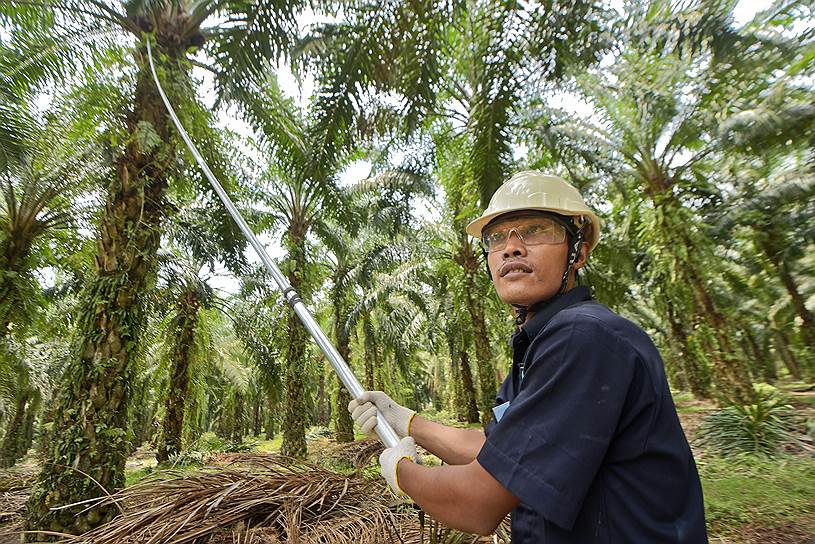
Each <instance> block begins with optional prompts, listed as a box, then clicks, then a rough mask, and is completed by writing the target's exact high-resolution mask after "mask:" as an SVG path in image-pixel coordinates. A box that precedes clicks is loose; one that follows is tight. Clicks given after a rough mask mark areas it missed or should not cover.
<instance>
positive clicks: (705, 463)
mask: <svg viewBox="0 0 815 544" xmlns="http://www.w3.org/2000/svg"><path fill="white" fill-rule="evenodd" d="M698 464H699V473H700V476H701V478H702V487H703V490H704V494H705V511H706V517H707V523H708V529H709V531H710V533H711V535H724V536H726V535H732V534H737V533H738V532H739V529H740V528H741V527H742V526H744V525H747V524H752V525H758V526H764V527H780V526H782V525H784V524H787V523H795V524H797V525H803V526H806V527H811V528H812V529H815V459H812V458H807V457H798V456H795V457H793V456H781V457H775V458H768V457H756V456H749V455H744V456H734V457H729V458H718V457H705V458H704V459H701V460H699V462H698Z"/></svg>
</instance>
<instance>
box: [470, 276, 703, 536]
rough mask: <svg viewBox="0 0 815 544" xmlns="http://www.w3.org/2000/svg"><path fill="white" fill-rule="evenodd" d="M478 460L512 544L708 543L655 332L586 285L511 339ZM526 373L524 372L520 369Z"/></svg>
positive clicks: (689, 457) (695, 480) (557, 301)
mask: <svg viewBox="0 0 815 544" xmlns="http://www.w3.org/2000/svg"><path fill="white" fill-rule="evenodd" d="M512 346H513V358H514V363H513V366H512V371H511V372H510V374H509V376H508V377H507V379H506V380H505V381H504V383H503V384H502V385H501V389H500V391H499V393H498V397H497V398H496V406H498V405H501V404H504V403H505V402H509V406H508V407H507V408H506V411H505V412H504V413H503V415H502V417H501V419H500V421H498V422H495V421H493V422H492V423H490V425H488V427H487V429H486V432H487V441H486V443H485V444H484V447H483V448H482V449H481V451H480V453H479V454H478V462H479V463H480V464H481V466H483V467H484V468H485V469H486V470H487V472H489V473H490V474H491V475H492V476H493V477H494V478H495V479H496V480H498V481H499V482H500V483H501V485H503V486H504V487H505V488H506V489H507V490H508V491H509V492H510V493H512V494H513V495H515V496H516V497H517V498H518V499H519V501H520V504H519V505H518V507H517V508H516V509H515V510H513V512H512V542H513V544H528V543H533V542H534V543H545V544H561V543H579V544H592V543H600V542H602V543H637V544H640V543H660V544H669V543H670V544H673V543H677V544H678V543H682V544H686V543H687V544H698V543H704V542H707V534H706V530H705V517H704V505H703V501H702V487H701V484H700V482H699V475H698V473H697V471H696V465H695V463H694V460H693V455H692V454H691V451H690V447H689V446H688V441H687V439H686V438H685V434H684V432H683V431H682V428H681V427H680V425H679V418H678V417H677V415H676V408H675V407H674V404H673V399H672V398H671V394H670V390H669V389H668V381H667V379H666V377H665V370H664V366H663V363H662V359H661V358H660V356H659V353H658V352H657V349H656V347H655V346H654V344H653V342H651V339H650V338H648V336H647V335H646V334H645V332H644V331H643V330H642V329H640V328H639V327H638V326H636V325H635V324H633V323H632V322H630V321H628V320H626V319H624V318H622V317H620V316H618V315H617V314H615V313H614V312H612V311H611V310H609V309H608V308H607V307H606V306H603V305H602V304H599V303H597V302H595V301H593V300H591V297H590V295H589V291H588V289H587V288H585V287H577V288H575V289H572V290H571V291H568V292H567V293H565V294H564V295H562V296H561V297H559V298H557V299H555V300H554V301H552V302H551V303H550V304H549V305H548V306H546V307H545V308H544V309H543V310H541V311H539V312H538V313H536V314H535V315H534V316H533V317H532V319H531V320H530V321H529V322H527V323H526V324H525V325H524V326H523V327H522V328H520V329H519V330H518V332H516V333H515V334H514V335H513V337H512ZM522 373H523V379H522V376H521V374H522Z"/></svg>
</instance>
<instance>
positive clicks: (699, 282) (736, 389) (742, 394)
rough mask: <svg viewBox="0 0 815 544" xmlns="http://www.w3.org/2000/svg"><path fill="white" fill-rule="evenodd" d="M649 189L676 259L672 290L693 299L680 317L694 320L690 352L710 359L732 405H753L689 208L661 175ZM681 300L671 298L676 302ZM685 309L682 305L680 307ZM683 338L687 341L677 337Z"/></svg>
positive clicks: (721, 393)
mask: <svg viewBox="0 0 815 544" xmlns="http://www.w3.org/2000/svg"><path fill="white" fill-rule="evenodd" d="M646 182H647V184H648V188H647V192H648V194H649V196H650V197H651V201H652V202H653V204H654V207H655V208H656V209H658V210H659V215H658V218H659V221H658V224H657V229H658V230H659V232H658V236H659V239H660V242H661V244H662V245H663V248H662V249H664V251H665V252H666V253H667V254H668V255H671V257H672V259H673V265H672V266H673V271H672V272H673V273H674V274H675V275H676V277H673V278H670V279H669V280H668V285H667V288H668V290H669V292H672V293H673V294H674V296H675V297H676V298H677V299H678V300H682V299H686V298H689V301H690V303H691V308H692V310H691V311H692V313H693V315H688V316H679V317H680V319H682V320H683V321H689V322H691V323H693V325H694V327H693V334H692V335H691V337H690V339H689V340H690V342H689V343H690V344H691V346H690V348H689V349H690V351H691V352H693V351H696V354H697V356H699V357H705V358H707V359H708V360H709V361H710V368H711V370H712V375H713V380H714V382H715V384H716V389H717V393H718V394H719V396H720V397H721V398H722V399H723V400H726V401H727V402H730V403H735V404H749V403H751V402H752V401H753V400H754V398H755V391H754V390H753V386H752V382H751V381H750V374H749V372H748V370H747V367H746V365H745V363H744V361H742V360H741V359H740V358H739V357H737V355H736V353H735V351H734V349H733V346H732V345H731V344H732V343H731V341H730V335H731V332H732V331H731V330H730V327H729V325H728V322H727V321H726V320H725V318H724V316H723V315H722V313H721V311H720V310H719V309H718V308H717V306H716V304H715V303H714V301H713V299H712V297H711V296H710V294H709V293H708V285H707V283H706V282H705V281H704V279H703V278H704V274H703V273H701V272H700V270H699V263H698V259H700V258H701V256H702V255H705V251H704V250H705V248H704V247H699V246H698V245H697V244H696V242H694V239H693V236H692V233H691V231H690V227H689V225H688V221H687V217H686V214H684V213H682V212H683V211H684V208H683V206H682V204H681V202H679V201H678V200H677V198H676V196H675V195H674V193H673V188H672V182H671V181H668V180H666V179H663V178H660V177H659V175H656V176H655V177H654V178H653V179H647V180H646ZM673 302H676V301H670V302H669V303H668V304H671V303H673ZM680 307H681V306H680ZM677 340H678V341H680V342H684V341H685V339H682V338H678V339H677Z"/></svg>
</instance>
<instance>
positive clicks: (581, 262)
mask: <svg viewBox="0 0 815 544" xmlns="http://www.w3.org/2000/svg"><path fill="white" fill-rule="evenodd" d="M588 258H589V245H588V244H586V243H583V245H581V246H580V251H579V252H578V253H577V260H576V261H575V262H574V269H575V270H580V269H581V268H583V267H584V266H586V261H587V260H588Z"/></svg>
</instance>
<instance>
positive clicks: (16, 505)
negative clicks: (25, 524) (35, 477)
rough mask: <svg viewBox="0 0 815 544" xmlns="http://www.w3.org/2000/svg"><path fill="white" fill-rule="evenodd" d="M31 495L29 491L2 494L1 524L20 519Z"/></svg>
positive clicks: (0, 499)
mask: <svg viewBox="0 0 815 544" xmlns="http://www.w3.org/2000/svg"><path fill="white" fill-rule="evenodd" d="M30 494H31V491H30V490H28V489H26V490H20V491H8V492H3V493H0V523H8V522H11V521H16V520H17V519H19V518H20V517H21V516H22V512H23V509H24V508H25V501H27V500H28V496H29V495H30Z"/></svg>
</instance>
